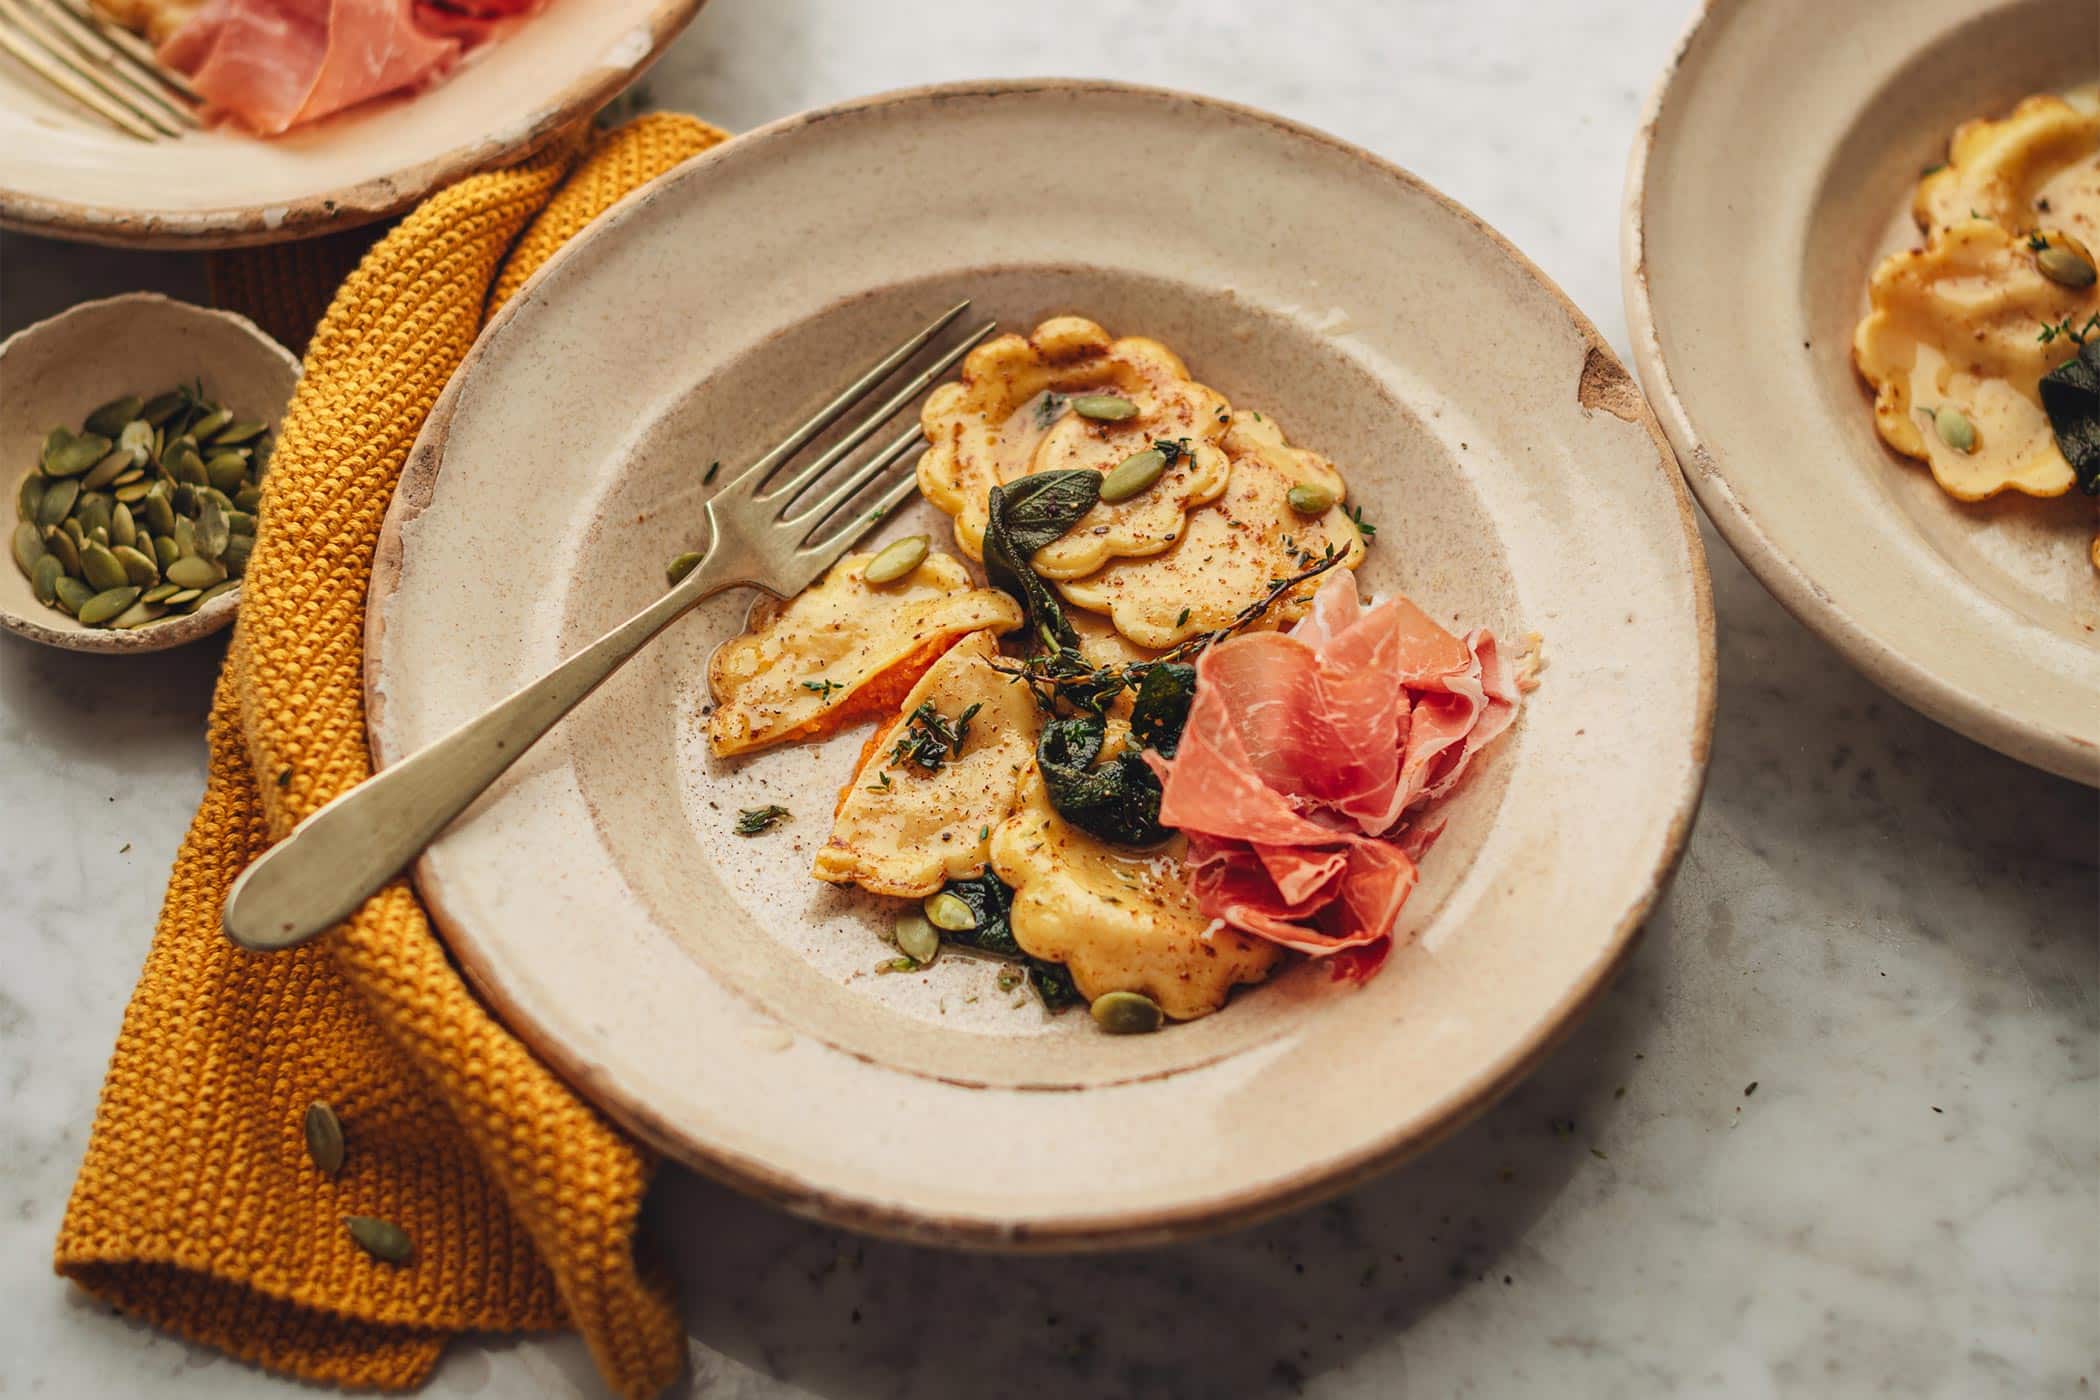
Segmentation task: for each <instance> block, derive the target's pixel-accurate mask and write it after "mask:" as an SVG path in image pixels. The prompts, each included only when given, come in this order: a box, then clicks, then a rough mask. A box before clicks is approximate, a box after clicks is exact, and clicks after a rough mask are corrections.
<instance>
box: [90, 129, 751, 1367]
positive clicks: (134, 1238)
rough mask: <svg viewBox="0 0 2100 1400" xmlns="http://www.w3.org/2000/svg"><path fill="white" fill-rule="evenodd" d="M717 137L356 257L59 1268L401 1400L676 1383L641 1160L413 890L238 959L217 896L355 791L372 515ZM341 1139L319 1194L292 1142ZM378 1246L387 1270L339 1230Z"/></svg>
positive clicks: (275, 1362)
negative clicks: (511, 1015) (462, 1373)
mask: <svg viewBox="0 0 2100 1400" xmlns="http://www.w3.org/2000/svg"><path fill="white" fill-rule="evenodd" d="M722 139H723V133H722V132H720V131H718V130H716V129H714V128H713V127H710V126H707V125H705V124H703V123H701V122H698V121H695V120H693V119H692V118H689V117H679V116H670V115H655V116H648V117H643V118H640V119H638V120H636V121H634V122H633V123H631V124H629V125H627V126H625V127H623V128H621V129H620V130H618V131H615V132H612V133H609V134H607V135H604V136H602V137H599V138H598V139H597V140H596V141H595V142H592V143H590V144H588V145H583V144H580V143H579V142H577V141H573V140H572V141H570V142H569V143H567V144H565V145H563V146H562V147H560V148H559V149H557V150H554V151H551V152H548V153H546V154H543V155H541V156H539V157H537V158H535V159H533V160H532V161H530V162H528V163H527V164H524V165H521V166H519V167H517V168H515V169H510V170H501V171H496V172H493V173H490V174H485V175H477V176H474V177H472V178H470V179H467V180H464V181H461V182H460V183H459V184H457V185H454V186H453V187H452V188H450V189H448V190H445V191H444V192H442V193H440V194H438V195H435V196H433V197H432V198H431V199H430V200H429V201H428V202H426V203H425V204H424V205H423V206H422V207H421V208H419V209H417V210H416V211H415V212H414V213H413V214H411V215H409V216H408V218H406V219H405V220H404V221H403V222H402V223H401V224H400V225H398V226H397V227H396V228H395V229H393V231H392V232H390V233H388V234H387V235H386V237H385V238H383V239H382V240H380V241H379V242H378V243H377V244H376V245H375V246H374V247H373V248H372V249H371V251H370V252H369V253H368V254H366V256H365V257H364V259H363V261H362V262H361V263H360V264H359V265H358V267H357V269H356V271H355V272H353V273H352V274H351V275H350V277H349V279H348V280H347V281H346V282H344V283H343V285H342V287H341V289H340V290H339V291H338V292H337V293H336V296H335V300H334V302H333V304H332V305H331V306H330V308H329V311H328V314H327V315H326V317H325V318H324V319H323V320H322V322H321V325H320V328H319V329H318V330H317V331H316V332H315V333H314V336H313V341H312V345H311V347H310V348H309V350H308V351H307V355H306V374H305V378H304V380H303V381H302V382H301V384H300V387H299V391H298V393H297V395H296V396H295V397H294V398H293V400H292V404H291V407H290V408H289V409H288V410H287V412H286V414H285V417H284V422H283V426H282V430H281V432H280V434H279V438H278V443H277V447H276V451H275V453H274V454H273V456H272V458H271V463H270V471H269V475H268V477H267V478H266V480H265V485H264V494H263V507H262V512H261V521H260V526H259V529H258V533H257V537H256V545H255V552H254V555H253V557H252V559H251V560H250V562H249V567H248V572H247V575H246V579H245V583H244V585H243V588H242V601H241V613H240V622H239V625H238V627H237V628H236V630H235V633H234V637H233V643H232V646H231V648H230V649H229V651H228V654H227V659H226V666H225V670H224V672H223V674H222V675H221V676H220V679H219V686H218V692H217V695H216V697H215V699H214V702H213V706H212V713H211V725H210V735H209V741H210V774H209V778H208V781H207V784H206V788H205V794H204V801H203V803H202V805H201V806H200V807H199V809H198V812H197V817H196V820H195V821H194V822H193V823H192V824H191V826H190V830H189V834H188V836H187V837H186V838H185V839H184V841H183V843H182V849H181V851H180V853H179V854H178V855H177V856H176V859H175V869H174V874H173V876H172V877H171V878H170V880H169V882H168V894H167V900H166V903H165V904H164V905H163V907H162V910H161V916H160V924H159V928H158V930H157V932H156V934H155V936H154V940H153V946H152V950H151V952H150V953H149V954H148V955H147V960H146V967H145V971H144V974H143V975H142V976H141V978H140V980H139V985H138V990H137V991H136V993H134V994H133V997H132V1000H131V1004H130V1006H129V1008H128V1009H127V1010H126V1012H125V1015H124V1026H123V1030H122V1032H121V1033H120V1035H119V1037H118V1040H117V1047H116V1051H115V1053H114V1055H113V1056H112V1058H111V1062H110V1068H109V1076H108V1079H107V1081H106V1082H105V1083H104V1085H103V1090H102V1099H101V1103H100V1105H99V1107H98V1109H97V1111H96V1115H95V1124H94V1129H93V1131H92V1133H91V1135H90V1137H89V1140H88V1150H87V1158H86V1161H85V1162H84V1163H83V1164H82V1166H81V1170H80V1177H79V1180H78V1181H77V1182H76V1183H75V1185H74V1188H73V1196H72V1200H71V1202H70V1203H69V1205H68V1207H67V1210H66V1217H65V1222H64V1224H63V1226H62V1227H61V1230H60V1234H59V1239H58V1249H57V1267H58V1270H59V1272H60V1273H62V1274H64V1275H66V1276H67V1277H68V1278H71V1279H73V1280H75V1281H76V1282H78V1283H79V1284H80V1285H81V1286H82V1287H84V1288H86V1289H88V1290H89V1291H90V1292H93V1293H95V1294H97V1295H98V1296H100V1297H102V1298H105V1299H107V1300H108V1301H109V1302H111V1303H113V1304H115V1305H116V1306H117V1307H119V1308H122V1309H125V1310H126V1311H129V1312H133V1313H136V1314H138V1315H140V1316H142V1317H144V1318H146V1319H148V1320H149V1321H151V1322H153V1323H155V1324H157V1325H158V1326H161V1327H164V1328H166V1329H168V1330H169V1331H171V1332H176V1333H179V1334H181V1335H183V1336H185V1337H189V1338H192V1339H194V1340H196V1341H200V1342H205V1343H208V1344H210V1345H212V1346H215V1347H219V1348H222V1349H223V1350H225V1351H228V1352H231V1353H233V1354H234V1355H236V1356H240V1357H243V1358H246V1359H248V1360H250V1361H254V1362H256V1363H258V1364H260V1365H263V1366H267V1367H270V1368H271V1369H273V1370H279V1371H285V1372H289V1373H292V1374H294V1375H299V1376H304V1377H308V1378H311V1379H314V1380H324V1381H335V1382H340V1383H343V1384H347V1385H369V1386H385V1387H394V1388H400V1387H408V1386H413V1385H415V1384H417V1383H418V1382H420V1381H421V1380H422V1379H423V1378H424V1377H425V1376H426V1375H428V1374H429V1372H430V1369H431V1367H432V1366H433V1365H434V1364H435V1363H436V1361H437V1357H438V1354H439V1352H440V1350H441V1349H442V1348H443V1346H444V1344H445V1341H446V1339H447V1338H448V1337H449V1336H451V1335H452V1334H454V1333H457V1332H460V1331H465V1330H480V1331H498V1332H507V1331H517V1330H531V1329H547V1328H555V1327H561V1326H565V1325H566V1326H572V1327H575V1328H576V1329H577V1330H578V1331H580V1332H581V1333H582V1334H583V1336H584V1338H585V1339H586V1340H587V1341H588V1342H589V1343H590V1347H591V1351H592V1354H593V1355H594V1356H595V1357H596V1358H597V1361H598V1365H599V1368H600V1370H601V1371H602V1372H603V1373H604V1375H605V1378H606V1380H607V1382H608V1383H609V1384H610V1385H611V1386H612V1388H613V1389H614V1390H616V1391H617V1392H619V1393H621V1394H623V1395H632V1396H646V1395H653V1394H655V1393H657V1392H658V1391H660V1390H662V1389H663V1388H664V1386H666V1385H667V1384H668V1383H669V1382H670V1381H671V1380H672V1379H673V1378H674V1377H675V1376H676V1375H677V1374H678V1372H679V1369H680V1367H681V1366H682V1364H683V1359H684V1336H683V1331H682V1328H681V1327H680V1325H679V1319H678V1314H677V1310H676V1306H675V1304H674V1301H673V1299H672V1297H671V1296H670V1292H669V1290H668V1288H667V1287H666V1286H665V1285H664V1282H663V1281H662V1280H661V1279H660V1278H654V1277H651V1276H649V1275H647V1274H645V1272H644V1271H643V1270H642V1269H641V1267H640V1266H638V1264H637V1263H636V1260H635V1254H634V1230H635V1220H636V1215H637V1212H638V1211H639V1209H640V1207H641V1202H642V1195H643V1192H644V1190H645V1188H646V1187H647V1185H648V1181H649V1175H650V1171H651V1168H652V1162H651V1160H650V1158H649V1156H648V1155H647V1154H646V1153H645V1152H644V1151H643V1149H641V1148H640V1147H639V1146H637V1145H636V1144H635V1143H633V1142H632V1141H630V1140H629V1139H627V1138H626V1137H625V1136H624V1135H623V1134H622V1133H621V1132H620V1131H619V1129H618V1128H616V1127H614V1126H613V1124H611V1123H610V1122H608V1121H607V1120H606V1119H605V1118H603V1117H602V1116H601V1115H600V1114H599V1113H598V1112H597V1111H596V1110H594V1109H593V1108H591V1107H590V1106H589V1105H587V1104H585V1103H584V1102H583V1101H581V1100H580V1099H578V1098H577V1097H576V1095H575V1094H574V1093H572V1092H571V1091H570V1090H569V1088H568V1087H567V1086H566V1085H565V1084H563V1083H562V1082H561V1081H560V1080H559V1079H557V1078H555V1077H554V1075H553V1074H551V1073H550V1072H549V1071H548V1070H547V1069H545V1068H544V1067H543V1066H541V1065H540V1064H539V1063H538V1062H537V1061H536V1060H534V1059H533V1057H532V1056H531V1054H530V1053H528V1052H527V1051H526V1049H525V1048H524V1046H522V1045H521V1044H520V1043H519V1042H518V1041H517V1040H516V1039H515V1038H513V1037H512V1036H511V1034H510V1033H509V1032H508V1031H506V1030H505V1029H504V1028H503V1027H502V1026H501V1025H500V1024H498V1023H497V1022H496V1021H495V1020H494V1019H493V1018H492V1017H491V1016H490V1015H489V1014H488V1012H487V1011H486V1010H485V1009H484V1008H483V1007H482V1006H481V1004H480V1003H479V1002H477V1001H476V1000H475V998H474V996H473V994H472V993H471V992H470V991H469V990H468V989H467V987H466V985H465V983H464V982H462V981H461V979H460V975H459V973H458V972H457V971H456V970H455V969H454V968H453V967H452V965H451V964H450V963H449V962H448V961H447V959H446V956H445V950H444V948H443V947H442V946H441V945H440V943H439V942H438V940H437V938H436V937H435V936H434V935H433V934H432V932H431V928H430V923H429V920H428V919H427V918H426V916H425V915H424V912H423V909H422V907H421V906H420V905H419V904H418V903H417V901H416V897H415V894H414V893H413V891H412V890H411V889H410V887H409V886H408V884H407V883H406V882H405V881H398V882H396V883H395V884H393V885H391V886H389V887H388V888H387V889H385V890H384V891H382V892H381V893H379V894H377V895H375V896H374V897H373V898H372V899H371V900H369V901H367V902H366V904H365V906H364V907H363V908H362V909H360V910H359V911H358V912H357V914H356V915H355V916H353V917H352V918H351V919H350V921H349V922H348V923H347V924H345V925H344V926H343V927H342V928H341V929H339V930H337V931H336V932H334V933H332V934H330V935H328V936H327V937H326V938H324V939H321V940H317V941H316V942H314V943H311V944H308V945H307V946H305V947H303V948H300V949H297V950H295V951H292V952H289V953H279V954H274V955H271V954H249V953H243V952H240V951H238V950H237V949H235V948H233V947H232V946H231V945H229V944H228V943H227V942H226V940H225V938H224V937H223V936H222V935H221V934H220V931H219V905H220V901H221V899H222V898H223V896H224V894H225V892H226V889H227V886H228V885H229V884H231V883H232V881H233V878H234V877H235V876H236V875H238V874H239V873H240V871H241V870H242V869H243V868H244V867H245V866H246V865H247V864H248V862H249V861H251V860H253V859H254V858H255V857H256V856H257V855H258V854H260V853H261V852H262V851H263V850H265V849H266V848H267V847H268V846H269V845H270V843H271V842H272V841H274V840H276V839H278V838H281V837H282V836H283V835H284V834H285V833H286V832H287V831H289V830H290V829H291V827H292V826H293V824H294V823H296V822H297V821H298V820H299V819H300V818H301V817H304V816H305V815H307V814H308V813H309V812H311V811H313V810H314V809H315V808H316V807H318V806H320V805H321V804H322V803H324V802H326V801H328V800H329V799H330V798H332V797H334V796H335V795H336V794H338V793H340V792H342V791H343V790H344V789H346V788H348V787H351V786H352V785H354V784H356V783H357V782H359V781H360V780H362V779H363V778H365V777H366V776H367V775H368V774H369V773H370V771H371V758H370V755H369V753H368V752H367V750H366V747H365V714H364V694H363V685H362V676H361V668H362V665H363V635H364V609H365V592H366V588H367V586H368V584H369V582H370V578H371V568H372V556H373V550H374V547H375V545H376V543H377V540H378V537H379V525H380V519H381V517H382V516H383V515H384V513H385V511H386V506H387V501H388V500H389V498H390V497H391V496H392V494H393V491H394V486H395V483H396V481H397V480H398V478H399V476H400V472H401V467H402V463H403V462H404V461H405V460H406V458H407V455H408V450H409V447H410V444H411V443H412V442H413V441H414V440H415V436H416V433H417V431H418V429H419V428H421V426H422V423H423V419H424V416H425V415H426V414H428V413H429V411H430V408H431V406H432V404H433V403H435V402H436V400H437V397H438V394H439V392H440V391H441V390H442V389H443V388H444V386H445V382H446V380H447V379H448V378H450V377H451V375H452V373H453V371H454V370H455V369H456V368H457V367H458V366H459V363H460V361H461V359H462V358H463V357H464V356H465V354H466V352H467V347H468V346H469V345H470V344H471V343H472V342H473V340H474V337H475V334H476V333H477V332H478V331H479V329H480V327H481V325H482V322H483V319H484V317H485V315H486V314H487V313H488V312H490V311H492V310H493V309H494V308H495V306H496V305H498V304H500V303H501V301H502V300H503V298H505V297H507V296H508V295H509V294H510V293H511V292H512V291H514V290H515V289H516V288H517V287H518V285H519V284H520V283H521V282H522V281H523V280H524V279H525V277H526V276H527V275H529V274H530V273H531V271H532V270H533V269H534V268H536V267H538V266H539V265H540V264H541V263H542V262H544V261H545V260H546V259H547V257H548V256H549V255H550V254H552V253H553V252H554V250H555V249H556V248H558V247H560V246H561V244H562V243H563V242H564V241H566V240H567V239H568V238H569V237H570V236H572V235H573V234H574V233H576V231H577V230H579V229H581V228H582V227H583V226H584V225H585V224H587V223H589V222H590V221H591V219H592V218H594V217H596V216H597V215H598V214H599V213H601V212H603V211H604V210H605V209H606V208H607V207H608V206H609V205H611V204H612V203H613V202H614V201H615V200H617V199H618V198H619V197H620V196H621V195H623V194H625V193H626V192H627V191H629V190H631V189H633V188H634V187H635V186H637V185H639V184H641V183H643V182H644V181H646V180H648V179H650V178H652V177H654V176H656V175H658V174H661V173H662V172H663V171H665V170H668V169H670V168H671V167H672V166H673V165H676V164H677V163H678V162H680V161H682V160H684V159H686V158H687V157H689V156H692V155H694V154H696V153H698V152H700V151H702V150H705V149H707V148H708V147H709V146H712V145H714V144H715V143H716V142H718V141H720V140H722ZM315 1101H324V1102H326V1103H328V1104H330V1105H332V1106H333V1107H334V1109H335V1111H336V1113H337V1114H338V1115H339V1117H340V1119H341V1121H342V1123H343V1127H344V1132H345V1136H346V1138H347V1141H348V1151H347V1154H346V1157H345V1160H344V1163H343V1166H342V1168H341V1170H340V1171H339V1172H337V1173H336V1174H334V1175H333V1176H330V1175H326V1174H324V1173H322V1172H321V1171H320V1170H318V1169H317V1168H316V1167H315V1166H314V1165H313V1163H312V1162H311V1161H310V1160H309V1158H308V1154H307V1150H306V1146H305V1141H304V1137H303V1135H302V1131H301V1121H302V1119H303V1117H304V1115H305V1112H306V1109H307V1106H308V1105H309V1104H311V1103H313V1102H315ZM352 1215H366V1216H377V1217H380V1218H382V1219H385V1220H390V1221H393V1222H395V1223H396V1224H398V1225H400V1226H401V1227H402V1228H403V1229H404V1230H406V1231H407V1233H408V1235H409V1237H410V1239H411V1241H412V1242H413V1246H414V1254H413V1257H412V1258H411V1259H410V1260H409V1261H408V1262H407V1263H402V1264H391V1263H384V1262H381V1261H380V1260H378V1259H375V1258H373V1257H371V1256H369V1255H367V1254H366V1253H365V1252H364V1251H363V1250H362V1249H360V1248H359V1246H358V1245H357V1244H356V1243H355V1242H354V1241H353V1240H352V1239H351V1237H350V1235H349V1234H348V1232H347V1231H346V1230H345V1228H344V1224H343V1221H344V1217H346V1216H352Z"/></svg>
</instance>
